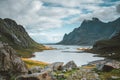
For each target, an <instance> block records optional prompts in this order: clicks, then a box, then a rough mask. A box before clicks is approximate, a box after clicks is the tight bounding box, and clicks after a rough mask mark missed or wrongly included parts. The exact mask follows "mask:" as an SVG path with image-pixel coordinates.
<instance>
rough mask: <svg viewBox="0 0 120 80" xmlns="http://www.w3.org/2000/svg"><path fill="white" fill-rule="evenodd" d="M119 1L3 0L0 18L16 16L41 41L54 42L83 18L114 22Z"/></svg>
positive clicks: (14, 17)
mask: <svg viewBox="0 0 120 80" xmlns="http://www.w3.org/2000/svg"><path fill="white" fill-rule="evenodd" d="M119 4H120V0H19V1H18V0H0V17H1V18H11V19H14V20H15V21H16V22H17V23H18V24H21V25H23V26H24V27H25V29H26V30H27V32H28V33H29V35H30V36H31V37H32V38H33V39H34V40H35V41H37V42H40V43H55V42H59V41H61V40H62V38H63V36H64V34H65V33H69V32H71V31H73V29H74V28H77V27H79V26H80V24H81V23H82V21H83V20H84V19H91V18H92V17H97V18H99V19H100V20H101V21H105V22H108V21H113V20H115V19H117V18H118V17H120V13H119V12H120V6H118V5H119Z"/></svg>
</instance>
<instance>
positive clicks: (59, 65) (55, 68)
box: [45, 62, 64, 71]
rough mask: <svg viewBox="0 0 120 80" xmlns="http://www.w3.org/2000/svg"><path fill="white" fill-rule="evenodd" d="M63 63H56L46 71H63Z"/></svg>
mask: <svg viewBox="0 0 120 80" xmlns="http://www.w3.org/2000/svg"><path fill="white" fill-rule="evenodd" d="M63 64H64V63H63V62H55V63H52V64H50V65H48V66H47V67H46V68H45V70H47V71H57V70H62V67H63Z"/></svg>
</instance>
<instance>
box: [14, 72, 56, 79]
mask: <svg viewBox="0 0 120 80" xmlns="http://www.w3.org/2000/svg"><path fill="white" fill-rule="evenodd" d="M16 80H56V79H55V78H54V77H53V76H52V75H51V74H50V73H49V72H47V71H45V72H41V73H33V74H27V75H22V76H19V77H18V78H17V79H16Z"/></svg>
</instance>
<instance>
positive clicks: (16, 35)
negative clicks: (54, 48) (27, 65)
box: [0, 18, 45, 57]
mask: <svg viewBox="0 0 120 80" xmlns="http://www.w3.org/2000/svg"><path fill="white" fill-rule="evenodd" d="M0 41H3V42H7V43H8V44H9V45H11V46H12V47H13V48H14V49H15V50H17V51H18V52H19V53H23V52H29V53H32V52H34V50H35V49H36V50H43V49H44V48H45V47H44V46H43V45H41V44H38V43H36V42H35V41H34V40H33V39H31V38H30V36H29V35H28V34H27V32H26V31H25V29H24V28H23V26H22V25H18V24H17V23H16V22H15V21H14V20H11V19H8V18H6V19H0ZM30 49H31V50H30ZM33 49H34V50H33ZM21 56H25V55H21ZM27 57H28V56H27Z"/></svg>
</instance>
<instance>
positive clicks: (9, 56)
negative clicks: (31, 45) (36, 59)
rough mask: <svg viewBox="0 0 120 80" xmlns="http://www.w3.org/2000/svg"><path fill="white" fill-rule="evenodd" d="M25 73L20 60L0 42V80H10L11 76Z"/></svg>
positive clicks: (24, 67) (6, 45)
mask: <svg viewBox="0 0 120 80" xmlns="http://www.w3.org/2000/svg"><path fill="white" fill-rule="evenodd" d="M27 72H28V70H27V67H26V65H25V64H24V62H23V61H22V60H21V58H19V57H17V56H16V51H15V50H14V49H13V48H11V47H10V46H9V45H8V44H6V43H2V42H1V41H0V80H10V78H11V77H13V76H17V75H21V74H25V73H27ZM1 78H4V79H1Z"/></svg>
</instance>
